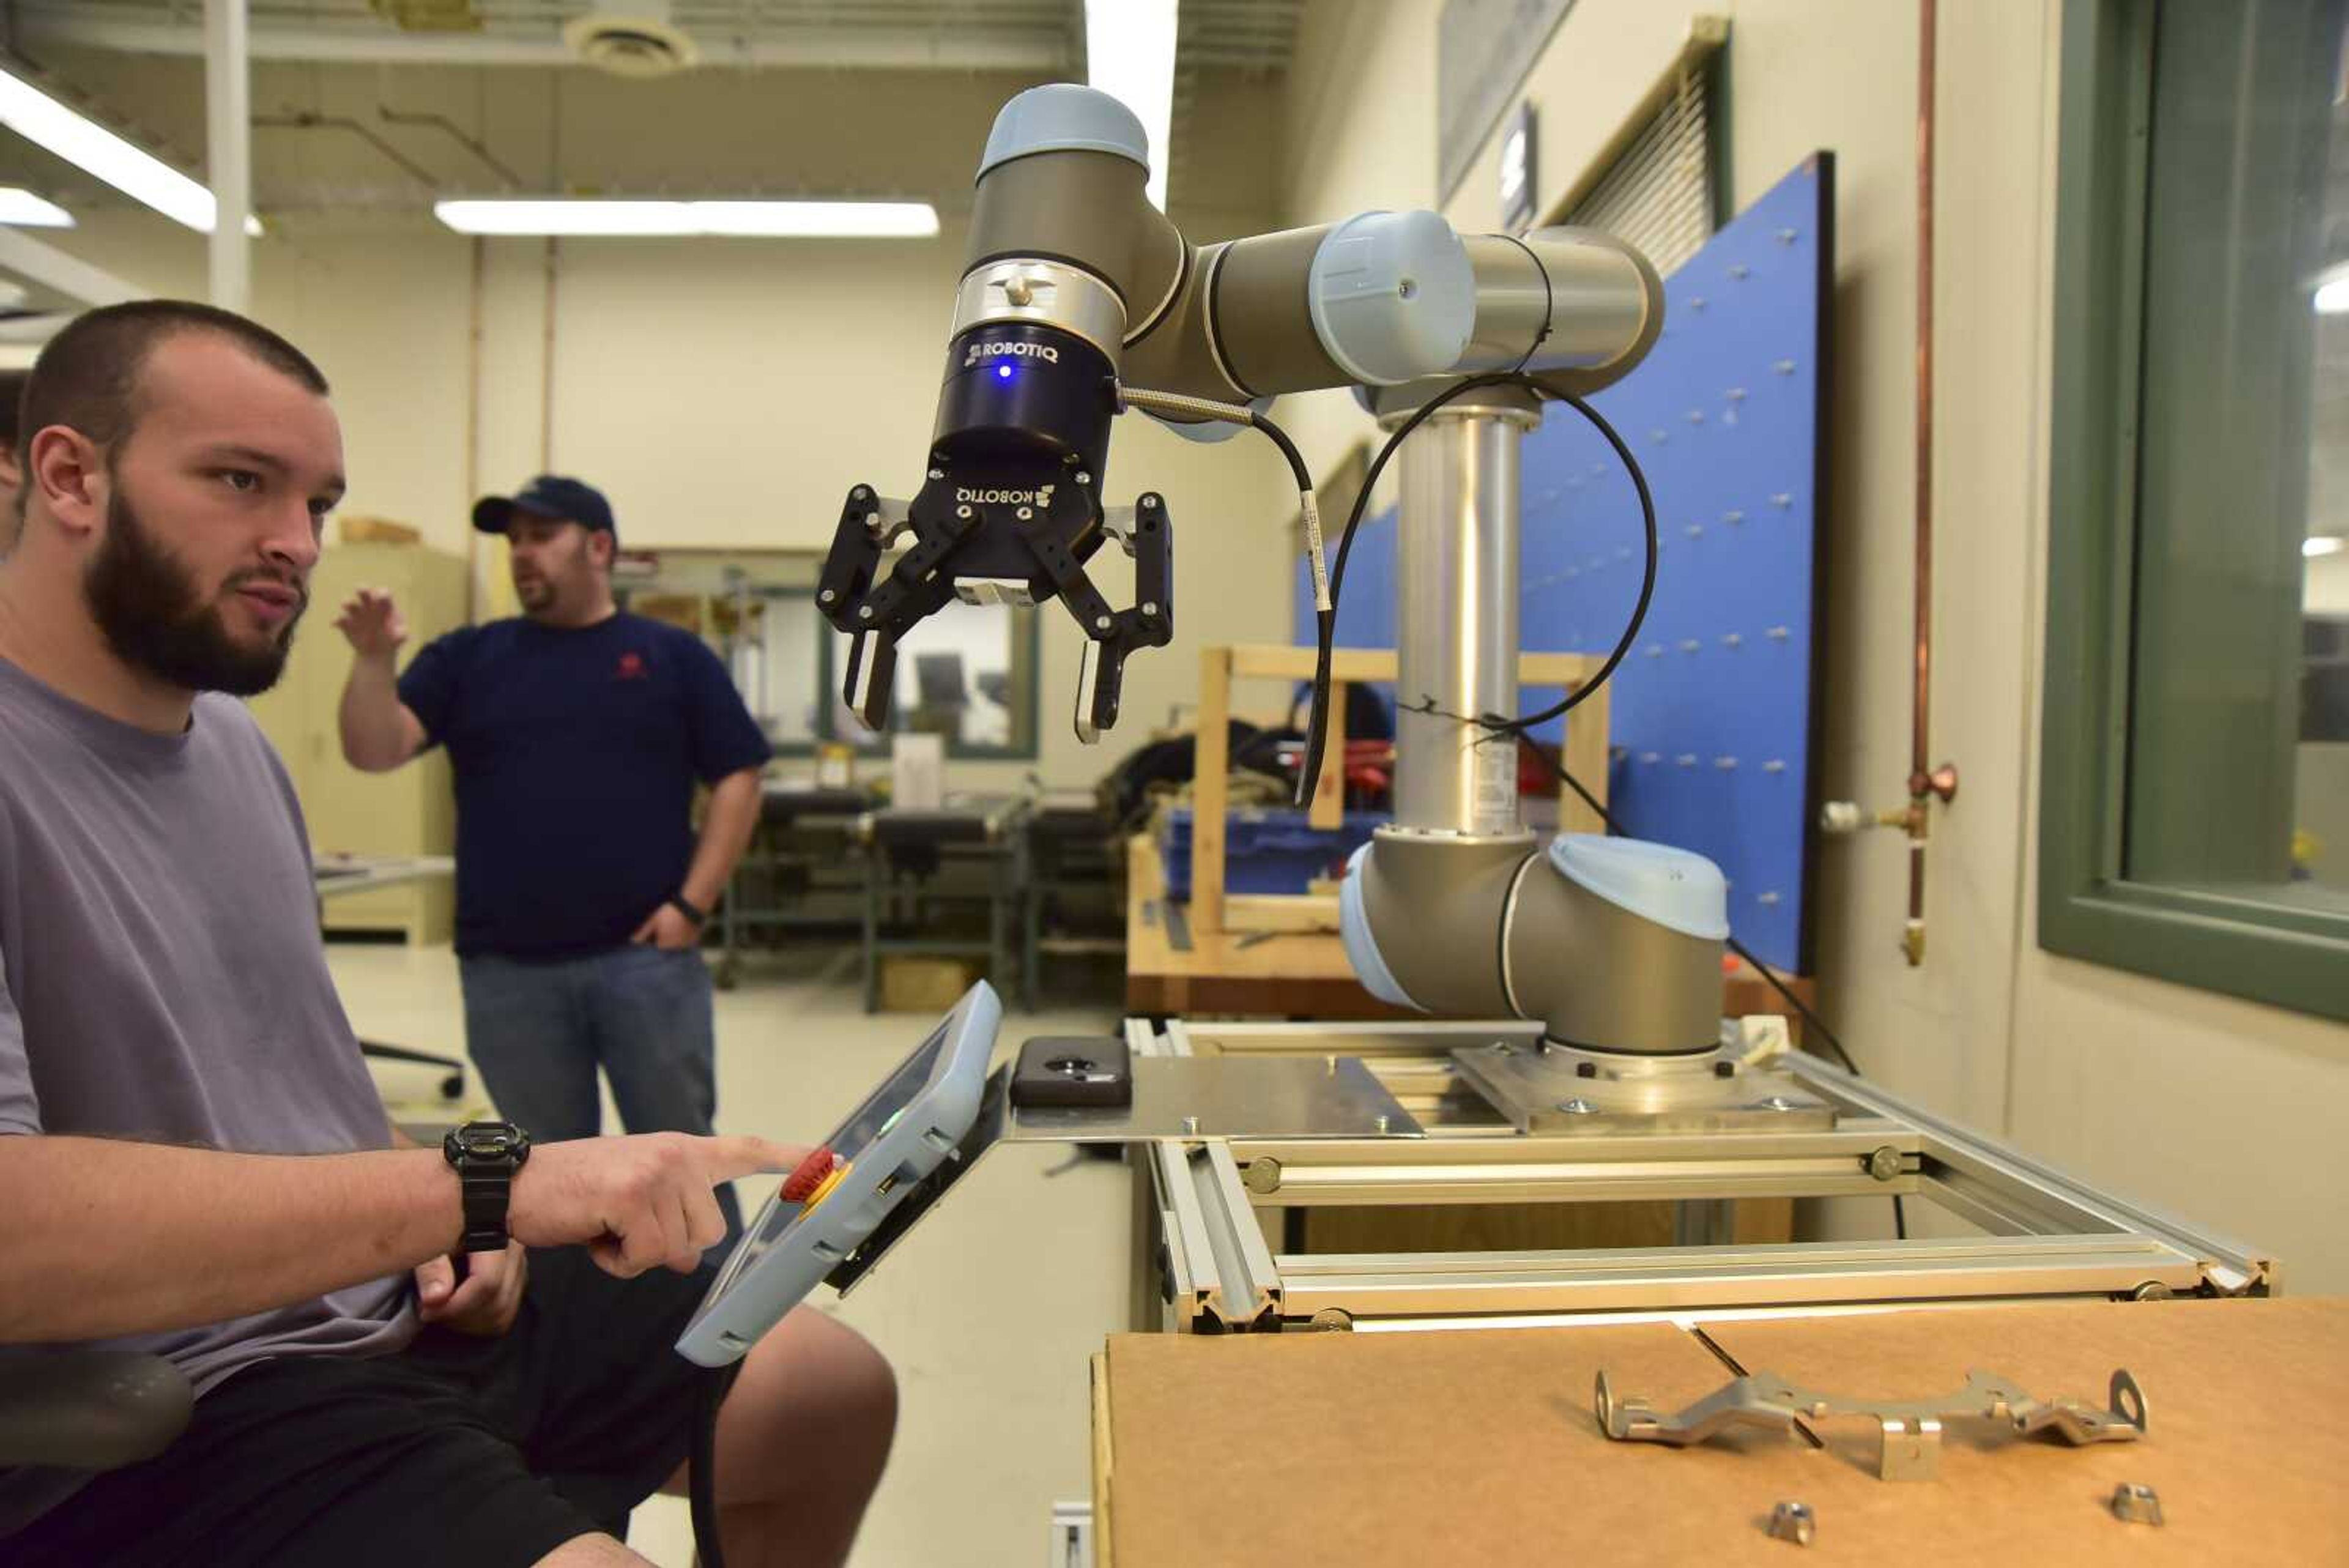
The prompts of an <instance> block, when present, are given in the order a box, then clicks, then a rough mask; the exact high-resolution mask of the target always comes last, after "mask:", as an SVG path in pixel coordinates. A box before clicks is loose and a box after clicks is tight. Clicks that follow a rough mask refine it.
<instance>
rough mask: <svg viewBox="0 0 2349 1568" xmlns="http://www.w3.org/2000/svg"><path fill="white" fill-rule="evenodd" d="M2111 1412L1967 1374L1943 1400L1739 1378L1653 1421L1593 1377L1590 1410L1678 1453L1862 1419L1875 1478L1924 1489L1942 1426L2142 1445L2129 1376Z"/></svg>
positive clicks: (2116, 1386) (1622, 1431)
mask: <svg viewBox="0 0 2349 1568" xmlns="http://www.w3.org/2000/svg"><path fill="white" fill-rule="evenodd" d="M2109 1399H2110V1405H2111V1407H2110V1408H2109V1409H2100V1408H2098V1407H2095V1406H2094V1405H2090V1404H2087V1403H2085V1402H2084V1401H2082V1400H2078V1399H2054V1400H2048V1401H2044V1402H2043V1401H2041V1400H2037V1399H2033V1397H2031V1396H2030V1395H2028V1394H2025V1393H2024V1392H2023V1390H2022V1389H2020V1388H2018V1387H2016V1386H2014V1384H2013V1382H2011V1381H2009V1380H2008V1379H2006V1378H2003V1377H2001V1376H1997V1375H1996V1374H1995V1373H1990V1372H1969V1373H1968V1374H1966V1386H1964V1387H1963V1388H1961V1389H1960V1390H1958V1392H1956V1393H1955V1394H1952V1395H1951V1396H1949V1397H1947V1398H1942V1399H1917V1400H1887V1399H1847V1398H1841V1397H1837V1396H1835V1395H1831V1394H1821V1393H1819V1392H1817V1391H1816V1390H1815V1389H1809V1388H1805V1387H1802V1386H1798V1385H1796V1384H1795V1383H1794V1382H1792V1381H1790V1380H1788V1379H1786V1378H1784V1377H1781V1376H1778V1375H1777V1374H1776V1373H1775V1372H1757V1373H1755V1374H1754V1375H1753V1376H1748V1377H1740V1378H1737V1379H1735V1380H1733V1381H1732V1382H1731V1383H1729V1384H1728V1385H1727V1386H1724V1387H1723V1388H1721V1389H1719V1390H1717V1391H1715V1392H1714V1393H1712V1394H1709V1395H1707V1396H1706V1397H1703V1398H1702V1399H1700V1400H1698V1401H1697V1402H1696V1403H1695V1404H1693V1405H1691V1406H1690V1407H1688V1408H1687V1409H1685V1410H1682V1411H1681V1412H1680V1413H1679V1414H1678V1415H1676V1416H1660V1415H1658V1414H1657V1413H1656V1412H1655V1411H1654V1410H1652V1409H1651V1408H1649V1407H1648V1406H1647V1405H1646V1404H1645V1403H1644V1402H1643V1401H1641V1400H1639V1399H1634V1398H1629V1397H1626V1398H1621V1399H1619V1398H1617V1397H1615V1392H1614V1390H1613V1389H1612V1388H1611V1387H1610V1386H1609V1385H1608V1381H1607V1374H1606V1373H1605V1372H1604V1371H1601V1372H1600V1373H1599V1383H1598V1387H1597V1388H1596V1390H1595V1391H1594V1394H1593V1404H1594V1407H1595V1410H1596V1414H1597V1416H1598V1418H1599V1430H1600V1431H1602V1432H1604V1433H1605V1434H1606V1435H1607V1436H1608V1437H1609V1438H1614V1439H1616V1440H1617V1441H1618V1442H1639V1443H1664V1444H1668V1445H1670V1446H1671V1447H1672V1448H1676V1449H1684V1448H1688V1447H1690V1446H1692V1445H1693V1444H1697V1443H1702V1442H1703V1441H1705V1440H1706V1439H1707V1438H1712V1437H1714V1436H1717V1435H1718V1434H1720V1433H1722V1432H1724V1431H1727V1430H1729V1429H1730V1428H1734V1427H1761V1428H1768V1429H1773V1430H1776V1431H1780V1432H1791V1431H1793V1430H1794V1429H1795V1424H1796V1422H1798V1421H1823V1420H1831V1419H1836V1418H1838V1417H1868V1419H1870V1420H1873V1421H1875V1422H1876V1423H1877V1426H1878V1431H1879V1432H1880V1434H1881V1435H1882V1438H1883V1448H1882V1449H1881V1451H1880V1453H1879V1456H1878V1461H1877V1474H1878V1478H1879V1479H1881V1480H1932V1479H1933V1478H1934V1476H1936V1475H1937V1474H1939V1473H1940V1466H1941V1424H1942V1423H1943V1422H1944V1421H1949V1420H1956V1419H1974V1420H1985V1421H1998V1422H2002V1423H2004V1424H2005V1425H2007V1426H2008V1427H2010V1428H2013V1431H2014V1432H2015V1434H2016V1435H2017V1436H2019V1437H2029V1436H2031V1435H2032V1434H2033V1433H2034V1432H2039V1431H2044V1430H2045V1429H2047V1428H2051V1427H2052V1428H2054V1429H2055V1430H2056V1431H2057V1432H2058V1433H2060V1434H2061V1435H2062V1436H2063V1438H2064V1440H2065V1441H2066V1442H2070V1443H2074V1444H2079V1443H2116V1442H2132V1441H2134V1440H2136V1439H2137V1438H2141V1437H2143V1436H2145V1428H2146V1407H2145V1394H2144V1392H2143V1391H2142V1390H2141V1389H2139V1388H2138V1387H2137V1379H2136V1378H2134V1377H2131V1376H2129V1375H2128V1371H2127V1368H2125V1367H2124V1368H2121V1369H2118V1370H2116V1371H2115V1372H2114V1373H2113V1379H2112V1387H2111V1390H2110V1395H2109Z"/></svg>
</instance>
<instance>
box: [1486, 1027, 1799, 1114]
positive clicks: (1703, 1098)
mask: <svg viewBox="0 0 2349 1568" xmlns="http://www.w3.org/2000/svg"><path fill="white" fill-rule="evenodd" d="M1592 1055H1594V1053H1587V1052H1573V1051H1553V1052H1549V1053H1547V1054H1545V1053H1544V1052H1541V1051H1539V1050H1532V1051H1528V1050H1525V1049H1523V1048H1520V1047H1517V1046H1515V1045H1511V1044H1506V1043H1500V1044H1491V1045H1481V1046H1475V1047H1471V1048H1468V1049H1464V1050H1455V1051H1454V1052H1453V1053H1452V1062H1453V1065H1454V1067H1456V1068H1457V1069H1458V1070H1459V1073H1460V1076H1461V1077H1462V1079H1464V1081H1465V1082H1466V1083H1467V1084H1468V1085H1469V1086H1470V1087H1471V1088H1473V1089H1475V1091H1476V1092H1477V1093H1478V1094H1480V1095H1482V1096H1485V1099H1486V1100H1488V1101H1489V1102H1491V1104H1492V1106H1493V1108H1494V1109H1495V1110H1496V1111H1498V1112H1500V1113H1501V1114H1502V1115H1503V1116H1506V1117H1507V1118H1508V1119H1509V1120H1510V1121H1511V1122H1513V1123H1515V1124H1516V1128H1517V1130H1518V1131H1519V1132H1523V1133H1537V1134H1541V1135H1543V1136H1545V1137H1625V1136H1631V1135H1640V1136H1645V1135H1651V1134H1657V1133H1713V1132H1719V1133H1737V1132H1824V1131H1826V1130H1828V1129H1831V1128H1832V1127H1834V1126H1835V1125H1836V1109H1835V1106H1833V1105H1832V1104H1830V1103H1829V1102H1828V1101H1826V1100H1825V1099H1823V1098H1821V1097H1820V1096H1818V1095H1817V1094H1816V1093H1814V1092H1813V1091H1811V1090H1810V1089H1808V1088H1806V1087H1805V1086H1804V1085H1802V1084H1801V1083H1799V1082H1797V1081H1796V1080H1795V1077H1794V1076H1793V1075H1791V1074H1788V1073H1784V1072H1777V1071H1771V1070H1763V1071H1754V1070H1751V1069H1747V1068H1744V1067H1742V1066H1733V1070H1732V1073H1731V1075H1729V1076H1726V1077H1717V1076H1715V1075H1714V1074H1713V1070H1712V1064H1713V1063H1714V1062H1716V1061H1721V1060H1725V1059H1728V1058H1727V1055H1726V1054H1725V1053H1722V1052H1708V1053H1705V1054H1704V1055H1703V1057H1702V1059H1701V1060H1697V1061H1689V1062H1674V1061H1672V1060H1671V1059H1670V1058H1664V1059H1662V1060H1660V1061H1657V1062H1652V1063H1642V1062H1634V1063H1633V1064H1632V1066H1633V1068H1635V1069H1636V1070H1635V1071H1630V1072H1627V1073H1625V1074H1624V1075H1620V1076H1618V1075H1614V1074H1612V1073H1610V1072H1608V1071H1605V1070H1599V1071H1596V1072H1594V1073H1593V1074H1592V1075H1589V1076H1583V1075H1579V1074H1578V1072H1577V1070H1576V1069H1577V1067H1578V1065H1579V1064H1581V1063H1583V1062H1584V1061H1587V1060H1588V1058H1589V1057H1591V1056H1592ZM1593 1065H1594V1067H1595V1066H1596V1064H1595V1063H1594V1064H1593Z"/></svg>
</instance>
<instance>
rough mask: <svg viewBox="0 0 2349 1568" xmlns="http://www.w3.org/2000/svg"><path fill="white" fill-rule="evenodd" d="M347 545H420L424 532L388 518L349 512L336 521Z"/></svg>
mask: <svg viewBox="0 0 2349 1568" xmlns="http://www.w3.org/2000/svg"><path fill="white" fill-rule="evenodd" d="M335 522H336V526H337V527H338V528H340V529H341V531H342V535H343V543H344V544H346V545H420V544H422V543H423V542H424V531H423V530H422V529H420V528H415V527H411V526H410V525H409V524H406V523H395V522H393V521H392V520H391V519H390V518H388V517H368V516H365V515H363V514H358V513H352V512H347V513H344V514H341V515H339V516H338V517H336V519H335Z"/></svg>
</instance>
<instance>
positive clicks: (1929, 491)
mask: <svg viewBox="0 0 2349 1568" xmlns="http://www.w3.org/2000/svg"><path fill="white" fill-rule="evenodd" d="M1939 12H1940V5H1939V4H1938V0H1918V5H1917V530H1916V556H1917V560H1916V582H1917V636H1916V688H1915V691H1914V695H1913V701H1912V705H1911V710H1910V726H1909V811H1908V814H1907V826H1908V830H1909V919H1908V924H1907V926H1906V927H1905V928H1904V929H1903V930H1902V932H1901V938H1900V950H1901V951H1902V952H1904V953H1906V954H1907V955H1908V959H1909V966H1910V967H1911V968H1914V967H1915V966H1917V965H1919V964H1921V963H1923V962H1924V961H1925V840H1926V836H1927V834H1928V832H1929V831H1930V822H1931V816H1930V812H1931V802H1932V801H1933V799H1934V798H1935V797H1937V796H1938V797H1939V798H1940V800H1942V801H1943V802H1944V803H1946V802H1948V801H1951V800H1953V799H1955V798H1956V796H1957V793H1958V770H1957V768H1956V766H1955V764H1953V763H1942V764H1941V765H1940V767H1938V768H1935V767H1933V766H1932V765H1931V764H1930V763H1928V762H1927V761H1926V758H1927V757H1928V756H1929V755H1930V753H1929V752H1928V751H1927V749H1926V748H1927V746H1928V745H1929V744H1930V740H1931V731H1932V711H1933V129H1934V127H1933V118H1934V117H1933V75H1934V70H1933V66H1934V59H1933V57H1934V43H1935V39H1936V35H1937V34H1938V32H1939V30H1940V29H1939V21H1940V16H1939Z"/></svg>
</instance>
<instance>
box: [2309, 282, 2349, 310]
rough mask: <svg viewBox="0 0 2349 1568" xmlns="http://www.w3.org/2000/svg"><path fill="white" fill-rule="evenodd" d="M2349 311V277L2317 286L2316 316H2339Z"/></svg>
mask: <svg viewBox="0 0 2349 1568" xmlns="http://www.w3.org/2000/svg"><path fill="white" fill-rule="evenodd" d="M2344 311H2349V277H2336V278H2333V279H2331V280H2329V281H2327V282H2324V283H2320V284H2318V285H2317V286H2316V314H2317V315H2319V316H2339V315H2341V314H2342V313H2343V312H2344Z"/></svg>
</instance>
